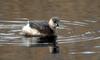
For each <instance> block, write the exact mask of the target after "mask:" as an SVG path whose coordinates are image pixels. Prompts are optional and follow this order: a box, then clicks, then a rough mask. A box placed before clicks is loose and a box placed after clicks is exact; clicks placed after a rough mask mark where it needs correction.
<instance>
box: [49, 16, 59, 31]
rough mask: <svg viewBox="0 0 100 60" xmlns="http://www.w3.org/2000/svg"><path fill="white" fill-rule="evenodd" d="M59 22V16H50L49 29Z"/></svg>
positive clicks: (56, 25) (55, 26)
mask: <svg viewBox="0 0 100 60" xmlns="http://www.w3.org/2000/svg"><path fill="white" fill-rule="evenodd" d="M59 24H60V18H58V17H52V18H51V19H50V21H49V26H50V28H51V29H55V28H57V27H59Z"/></svg>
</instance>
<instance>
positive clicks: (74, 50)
mask: <svg viewBox="0 0 100 60" xmlns="http://www.w3.org/2000/svg"><path fill="white" fill-rule="evenodd" d="M21 19H25V18H20V19H18V20H16V21H7V20H1V21H0V46H1V47H0V49H4V50H5V49H8V53H6V52H4V54H3V55H2V56H1V55H0V56H1V57H0V58H1V59H4V58H3V56H5V57H7V56H6V54H8V57H9V59H12V57H14V59H16V58H17V57H20V58H19V59H22V60H24V59H23V58H24V57H25V58H26V59H28V58H30V60H31V59H39V58H38V56H40V58H41V59H40V60H48V59H49V60H56V59H57V60H66V59H68V60H80V59H81V60H89V59H91V60H99V59H100V58H99V57H100V26H99V23H100V21H99V20H82V21H75V20H74V21H68V20H62V21H63V24H64V25H63V26H64V27H63V28H60V29H58V30H57V34H58V39H57V42H58V44H59V47H60V53H59V54H51V53H50V51H49V48H48V47H42V46H41V47H31V48H28V47H27V46H29V44H30V43H32V44H34V45H35V44H36V43H35V40H36V38H34V37H33V38H25V37H23V36H22V32H21V29H22V27H23V26H24V25H25V23H26V22H27V21H25V20H21ZM34 21H39V20H33V22H34ZM29 40H32V41H33V42H29ZM7 46H8V47H7ZM25 46H26V47H25ZM11 49H14V50H15V51H16V52H14V51H10V50H11ZM18 49H19V50H18ZM23 49H24V50H25V51H24V52H23ZM40 50H41V51H40ZM9 51H10V52H9ZM18 51H20V52H21V54H20V55H22V56H23V57H21V56H18V54H16V53H17V52H18ZM1 52H3V51H1ZM22 52H23V53H22ZM30 53H31V54H30ZM34 53H35V54H34ZM11 54H12V55H16V57H15V56H12V55H11ZM25 54H26V55H25ZM10 55H11V56H10ZM24 55H25V56H24ZM32 56H33V57H32ZM34 56H36V57H34ZM8 57H7V58H8Z"/></svg>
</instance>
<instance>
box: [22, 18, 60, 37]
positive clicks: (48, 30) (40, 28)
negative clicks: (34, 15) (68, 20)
mask: <svg viewBox="0 0 100 60" xmlns="http://www.w3.org/2000/svg"><path fill="white" fill-rule="evenodd" d="M58 26H59V18H58V17H53V18H51V19H50V21H49V22H30V21H28V22H27V24H26V25H25V26H24V27H23V28H22V31H23V32H24V33H25V35H30V36H37V35H41V36H51V35H55V30H56V27H58Z"/></svg>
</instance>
